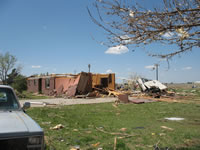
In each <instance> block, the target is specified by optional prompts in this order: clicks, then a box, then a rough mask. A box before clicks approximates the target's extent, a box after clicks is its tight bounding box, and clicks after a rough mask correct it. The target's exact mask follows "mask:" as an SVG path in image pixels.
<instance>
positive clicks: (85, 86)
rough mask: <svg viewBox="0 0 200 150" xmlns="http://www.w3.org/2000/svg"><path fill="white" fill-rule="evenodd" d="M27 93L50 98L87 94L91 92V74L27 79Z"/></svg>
mask: <svg viewBox="0 0 200 150" xmlns="http://www.w3.org/2000/svg"><path fill="white" fill-rule="evenodd" d="M27 87H28V92H33V93H41V94H45V95H50V96H59V95H62V94H66V96H69V97H72V96H74V95H75V94H77V93H78V94H87V93H88V92H90V91H92V84H91V74H90V73H85V72H81V73H80V74H78V75H72V74H61V75H59V74H55V75H54V74H53V75H49V76H38V77H29V78H28V79H27Z"/></svg>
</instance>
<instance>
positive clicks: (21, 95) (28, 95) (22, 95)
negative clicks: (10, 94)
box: [17, 91, 50, 100]
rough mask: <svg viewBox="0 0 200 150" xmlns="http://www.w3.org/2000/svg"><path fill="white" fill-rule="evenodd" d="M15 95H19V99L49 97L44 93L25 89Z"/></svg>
mask: <svg viewBox="0 0 200 150" xmlns="http://www.w3.org/2000/svg"><path fill="white" fill-rule="evenodd" d="M17 96H18V97H19V99H20V100H23V99H49V98H50V97H49V96H46V95H38V94H34V93H30V92H27V91H23V92H22V93H17Z"/></svg>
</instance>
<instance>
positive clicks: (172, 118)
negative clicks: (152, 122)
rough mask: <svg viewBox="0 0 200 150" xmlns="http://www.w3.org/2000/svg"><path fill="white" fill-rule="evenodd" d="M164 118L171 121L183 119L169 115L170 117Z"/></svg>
mask: <svg viewBox="0 0 200 150" xmlns="http://www.w3.org/2000/svg"><path fill="white" fill-rule="evenodd" d="M165 119H166V120H172V121H181V120H185V119H184V118H176V117H171V118H165Z"/></svg>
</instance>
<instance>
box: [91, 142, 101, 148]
mask: <svg viewBox="0 0 200 150" xmlns="http://www.w3.org/2000/svg"><path fill="white" fill-rule="evenodd" d="M99 145H100V142H98V143H96V144H92V146H93V147H97V146H99Z"/></svg>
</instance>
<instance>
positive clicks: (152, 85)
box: [137, 78, 167, 98]
mask: <svg viewBox="0 0 200 150" xmlns="http://www.w3.org/2000/svg"><path fill="white" fill-rule="evenodd" d="M137 82H138V85H139V86H140V88H141V90H142V91H143V92H146V93H148V94H149V95H151V96H153V97H155V98H159V97H160V96H161V95H162V94H166V90H167V86H165V85H164V84H162V83H161V82H160V81H158V80H148V79H144V78H139V79H138V80H137Z"/></svg>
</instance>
